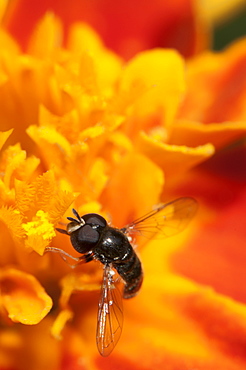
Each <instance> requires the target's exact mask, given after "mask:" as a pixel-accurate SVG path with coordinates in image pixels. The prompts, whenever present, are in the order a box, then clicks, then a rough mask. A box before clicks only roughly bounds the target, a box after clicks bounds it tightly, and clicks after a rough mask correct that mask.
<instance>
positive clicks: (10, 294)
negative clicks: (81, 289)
mask: <svg viewBox="0 0 246 370" xmlns="http://www.w3.org/2000/svg"><path fill="white" fill-rule="evenodd" d="M0 284H1V304H2V306H3V307H4V308H5V309H6V311H7V312H8V316H9V318H10V319H11V320H12V321H14V322H20V323H22V324H25V325H34V324H38V323H39V322H40V321H41V320H42V319H43V318H44V317H45V316H46V315H47V314H48V312H49V311H50V309H51V307H52V300H51V298H50V297H49V296H48V295H47V294H46V292H45V291H44V289H43V287H42V286H41V285H40V283H39V282H38V281H37V280H36V278H35V277H34V276H32V275H29V274H27V273H24V272H22V271H18V270H15V269H13V268H10V269H6V270H2V271H0Z"/></svg>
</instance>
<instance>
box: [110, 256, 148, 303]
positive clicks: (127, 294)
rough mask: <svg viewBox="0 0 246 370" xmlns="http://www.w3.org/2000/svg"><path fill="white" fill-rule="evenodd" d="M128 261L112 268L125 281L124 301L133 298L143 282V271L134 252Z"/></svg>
mask: <svg viewBox="0 0 246 370" xmlns="http://www.w3.org/2000/svg"><path fill="white" fill-rule="evenodd" d="M132 252H133V253H132V256H131V257H130V259H128V260H127V261H125V262H124V263H119V264H118V263H117V264H114V265H113V266H114V268H115V269H116V270H117V272H118V274H119V275H120V276H121V277H122V279H123V280H124V281H125V287H124V291H123V297H124V298H125V299H128V298H132V297H134V296H135V295H136V294H137V292H138V291H139V289H140V287H141V285H142V282H143V270H142V266H141V262H140V260H139V258H138V256H137V255H136V253H135V252H134V251H132Z"/></svg>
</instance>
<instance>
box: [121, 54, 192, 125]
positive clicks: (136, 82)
mask: <svg viewBox="0 0 246 370" xmlns="http://www.w3.org/2000/svg"><path fill="white" fill-rule="evenodd" d="M138 87H139V88H138ZM137 89H138V93H137V95H136V90H137ZM184 91H185V82H184V62H183V60H182V58H181V56H180V55H179V54H178V53H177V52H175V51H174V50H164V49H155V50H151V51H147V52H143V53H140V54H139V55H138V56H136V57H135V58H134V59H133V60H131V61H130V62H129V64H128V65H127V66H126V67H125V69H124V70H123V73H122V77H121V81H120V90H119V98H120V95H121V94H123V96H124V94H125V95H127V96H128V99H129V104H128V106H129V109H130V110H131V111H132V114H133V115H134V116H136V117H137V118H138V119H141V120H142V121H143V122H146V121H148V118H149V117H151V116H152V115H153V113H155V112H157V111H161V113H162V121H161V123H162V124H163V125H167V126H168V125H169V124H170V123H171V122H172V121H173V118H174V115H175V114H176V111H177V108H178V105H179V103H180V99H181V97H182V95H183V93H184ZM130 99H131V100H130ZM142 129H143V124H142Z"/></svg>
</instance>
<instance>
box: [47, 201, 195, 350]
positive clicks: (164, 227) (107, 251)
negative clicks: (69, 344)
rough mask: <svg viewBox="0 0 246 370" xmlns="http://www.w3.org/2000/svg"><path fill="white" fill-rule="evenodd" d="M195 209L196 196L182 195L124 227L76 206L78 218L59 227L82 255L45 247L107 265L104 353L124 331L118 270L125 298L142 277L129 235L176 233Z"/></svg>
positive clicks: (101, 317)
mask: <svg viewBox="0 0 246 370" xmlns="http://www.w3.org/2000/svg"><path fill="white" fill-rule="evenodd" d="M196 209H197V202H196V201H195V200H194V199H193V198H179V199H177V200H175V201H173V202H170V203H167V204H161V205H160V206H158V207H156V208H155V209H154V210H153V211H151V212H149V213H148V214H147V215H145V216H144V217H141V218H139V219H138V220H135V221H134V222H132V223H130V224H128V225H127V226H125V227H124V228H122V229H117V228H114V227H111V226H109V225H108V224H107V222H106V220H105V219H104V218H103V217H102V216H100V215H98V214H95V213H90V214H87V215H84V216H82V217H80V216H79V214H78V213H77V211H76V210H74V209H73V213H74V215H75V217H76V218H72V217H68V220H69V221H70V223H69V224H68V225H67V229H66V230H63V229H57V230H58V231H59V232H61V233H64V234H66V235H69V236H70V240H71V243H72V245H73V247H74V249H75V250H76V251H77V252H79V253H81V257H78V258H75V257H72V256H70V255H69V254H67V253H66V252H64V251H63V250H61V249H58V248H52V247H49V248H46V251H52V252H58V253H60V255H61V257H62V258H63V259H65V260H67V257H69V258H72V259H74V260H76V261H77V262H78V264H80V263H87V262H90V261H92V260H98V261H100V262H101V263H102V264H103V265H104V273H103V281H102V289H101V296H100V301H99V306H98V321H97V334H96V337H97V347H98V350H99V352H100V354H101V355H102V356H108V355H109V354H110V353H111V352H112V350H113V349H114V347H115V345H116V343H117V342H118V340H119V338H120V334H121V331H122V325H123V311H122V296H121V295H122V294H121V293H120V291H119V290H118V288H117V284H116V279H115V275H116V276H117V274H116V272H117V273H118V275H119V276H120V277H121V278H122V280H123V282H124V291H123V298H132V297H134V296H135V295H136V294H137V292H138V291H139V289H140V287H141V285H142V281H143V271H142V266H141V262H140V260H139V258H138V256H137V254H136V252H135V251H134V249H133V247H132V246H131V244H130V241H129V238H128V236H130V235H133V234H134V233H140V234H142V235H144V236H147V237H152V236H154V235H155V234H157V233H158V236H161V237H162V238H165V237H168V236H172V235H175V234H177V233H178V232H180V231H182V230H183V229H184V228H185V227H186V225H187V224H188V222H189V221H190V219H191V218H192V217H193V215H194V214H195V212H196ZM115 270H116V272H115Z"/></svg>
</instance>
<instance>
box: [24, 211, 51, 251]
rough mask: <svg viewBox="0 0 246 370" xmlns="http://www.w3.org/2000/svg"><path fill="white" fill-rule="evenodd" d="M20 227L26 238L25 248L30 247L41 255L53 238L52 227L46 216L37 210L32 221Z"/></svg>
mask: <svg viewBox="0 0 246 370" xmlns="http://www.w3.org/2000/svg"><path fill="white" fill-rule="evenodd" d="M22 227H23V229H24V230H25V232H26V236H27V239H26V242H25V245H26V247H28V248H30V247H31V248H32V249H34V250H35V251H36V252H37V253H39V254H41V255H42V254H43V251H44V249H45V247H46V246H47V245H48V244H49V242H50V240H51V239H52V238H53V237H54V236H55V231H54V226H53V225H52V223H50V221H49V216H48V214H47V213H46V212H44V211H42V210H39V211H38V212H37V213H36V215H35V217H34V218H33V220H32V221H30V222H27V223H25V224H22Z"/></svg>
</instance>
